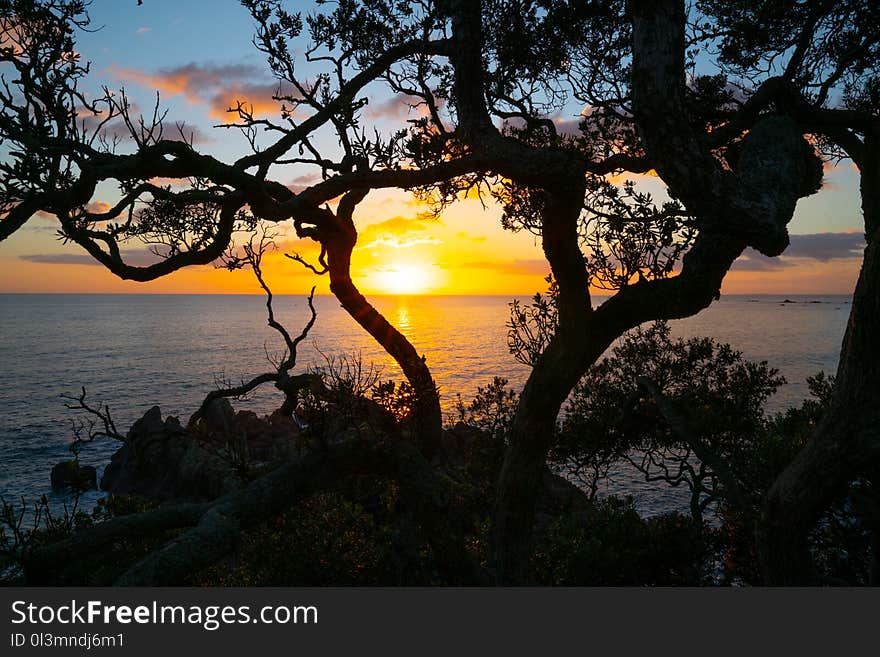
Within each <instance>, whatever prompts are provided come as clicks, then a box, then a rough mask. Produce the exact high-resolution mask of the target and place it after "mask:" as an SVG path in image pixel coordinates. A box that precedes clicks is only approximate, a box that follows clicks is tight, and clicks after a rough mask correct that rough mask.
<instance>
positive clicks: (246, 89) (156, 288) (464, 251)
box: [0, 0, 864, 295]
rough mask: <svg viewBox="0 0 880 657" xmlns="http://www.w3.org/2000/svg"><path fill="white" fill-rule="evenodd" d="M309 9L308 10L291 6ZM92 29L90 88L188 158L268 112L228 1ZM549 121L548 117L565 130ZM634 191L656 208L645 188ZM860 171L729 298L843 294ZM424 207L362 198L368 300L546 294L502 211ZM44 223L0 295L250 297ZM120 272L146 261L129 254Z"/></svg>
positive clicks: (285, 271) (152, 0)
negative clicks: (133, 276)
mask: <svg viewBox="0 0 880 657" xmlns="http://www.w3.org/2000/svg"><path fill="white" fill-rule="evenodd" d="M288 4H289V5H291V6H293V7H297V6H301V7H302V8H303V9H304V10H307V8H308V6H309V5H310V4H311V3H309V2H290V3H288ZM90 15H91V17H92V24H93V26H101V29H99V30H97V31H94V32H91V33H86V34H81V35H80V37H79V39H78V50H79V52H80V53H81V55H82V57H83V58H84V59H86V60H88V61H90V62H92V69H91V77H90V81H91V82H92V83H93V84H94V85H96V86H95V88H98V86H97V85H100V84H107V85H108V86H109V87H111V88H119V87H122V86H124V87H125V89H126V91H127V93H129V95H130V97H131V99H132V100H133V102H134V103H135V104H137V105H138V106H139V107H142V108H149V107H152V103H153V102H154V101H155V94H156V91H158V92H159V94H160V102H161V105H162V107H164V108H167V109H168V112H169V113H168V119H169V124H170V125H171V126H173V125H174V122H175V121H176V122H181V123H182V124H183V125H184V128H183V130H184V132H185V133H186V134H187V135H191V136H192V138H193V140H194V143H195V145H196V147H197V148H198V149H199V150H202V151H205V152H209V153H211V154H213V155H216V156H218V157H222V158H224V159H227V160H228V159H234V158H235V157H237V156H238V155H240V154H242V153H244V152H247V144H246V142H245V141H244V140H243V137H242V136H241V135H240V134H238V133H237V131H231V130H227V129H223V128H216V127H214V126H215V125H216V124H218V123H221V122H223V121H225V120H227V117H228V115H227V114H226V112H225V110H226V108H227V107H229V106H230V105H231V104H233V103H234V102H235V101H236V100H247V101H248V102H250V103H252V104H253V105H254V108H255V110H256V111H257V112H273V111H274V110H275V107H274V106H273V104H272V101H271V94H272V93H273V91H274V90H275V86H276V85H275V82H274V81H273V79H272V77H271V76H270V75H269V73H268V67H267V66H266V65H265V63H264V60H263V58H262V55H261V54H260V53H259V52H258V51H257V50H256V48H254V46H253V44H252V43H251V37H252V25H251V20H250V17H249V15H248V14H247V12H246V11H245V10H244V9H243V8H242V7H241V6H240V5H239V3H238V2H237V1H236V0H188V1H187V2H180V1H179V0H146V2H145V3H144V4H143V5H142V6H137V3H136V2H135V0H94V1H93V3H92V6H91V9H90ZM367 96H368V97H369V104H368V105H367V107H366V108H365V110H364V111H365V115H366V117H367V118H368V119H369V120H370V121H373V122H374V123H376V124H377V125H379V126H382V127H390V126H393V125H395V124H397V125H399V124H400V122H401V121H405V120H406V119H407V118H412V114H410V113H409V111H410V110H408V108H407V107H406V106H405V105H404V104H403V103H402V102H400V101H398V100H397V99H395V98H392V97H391V96H390V95H389V94H388V93H387V92H385V91H384V90H383V89H380V88H372V87H370V88H368V89H367ZM576 113H577V112H576V110H573V111H572V116H560V117H558V120H559V121H574V120H575V119H576ZM276 179H278V180H279V181H280V182H283V183H285V184H287V185H289V186H291V187H292V188H294V189H295V188H296V186H297V185H304V184H308V183H309V182H313V181H315V180H316V178H315V176H314V173H313V172H312V171H310V170H305V169H299V170H297V169H296V168H294V167H291V168H289V169H285V170H284V171H283V172H281V173H280V174H279V175H278V176H276ZM641 184H642V185H643V186H644V188H645V189H647V190H649V191H653V192H655V193H656V194H657V195H658V197H659V198H663V194H662V187H661V186H660V185H659V183H658V181H657V180H656V179H654V180H652V179H650V178H647V179H643V180H642V181H641ZM113 198H114V190H113V189H112V188H107V189H99V194H98V195H96V197H95V198H94V199H93V203H95V204H100V203H106V202H112V201H113ZM859 206H860V201H859V193H858V174H857V172H856V171H855V170H854V168H853V167H852V164H851V163H849V162H847V161H844V162H841V163H840V164H839V165H837V166H833V167H831V166H828V167H826V172H825V180H824V183H823V189H822V190H821V191H820V193H819V194H817V195H814V196H812V197H809V198H807V199H801V201H800V202H799V203H798V206H797V210H796V213H795V216H794V219H793V221H792V222H791V224H790V225H789V230H790V232H791V234H792V235H791V246H790V247H789V249H788V250H787V251H786V253H785V255H784V256H782V257H780V258H766V257H764V256H761V255H760V254H757V253H754V252H747V253H746V254H745V255H744V256H743V257H742V258H740V260H738V261H737V262H736V263H735V265H734V267H733V269H732V271H731V272H730V274H729V275H728V276H727V278H726V280H725V283H724V286H723V288H722V292H723V293H726V294H817V295H818V294H850V293H851V292H852V289H853V287H854V284H855V280H856V277H857V275H858V270H859V266H860V263H861V251H862V248H863V246H864V240H863V236H862V231H863V224H862V218H861V212H860V207H859ZM425 209H426V208H425V206H424V205H423V204H421V203H420V202H419V201H417V200H416V199H414V198H412V197H411V196H410V195H408V194H407V193H406V192H403V191H399V190H379V191H373V192H371V193H370V194H369V196H368V197H367V198H366V199H365V201H364V202H363V203H362V204H361V205H360V206H359V207H358V210H357V212H356V214H355V221H356V223H357V226H358V231H359V238H358V246H357V248H356V250H355V253H354V258H353V268H352V276H353V278H354V280H355V283H356V284H357V285H358V286H359V287H360V288H361V289H362V291H364V292H365V293H370V294H500V295H528V294H532V293H534V292H536V291H543V290H544V288H545V287H546V284H545V283H544V280H543V279H544V277H545V276H546V275H547V273H548V272H549V266H548V265H547V262H546V260H545V259H544V257H543V254H542V252H541V248H540V243H539V242H538V241H537V238H536V237H535V236H533V235H531V234H528V233H525V232H521V233H516V234H514V233H511V232H508V231H504V230H502V228H501V222H500V216H501V212H500V209H499V208H498V207H497V206H496V205H494V204H492V203H491V202H489V203H488V204H487V205H486V206H484V205H483V203H482V202H481V201H480V199H477V198H466V199H462V200H461V201H459V202H458V203H456V204H455V205H453V206H452V207H450V208H449V209H447V210H446V211H444V213H443V214H442V216H441V217H440V218H439V219H431V218H426V217H425ZM55 230H56V228H55V220H54V218H52V217H50V216H36V217H34V218H33V219H32V220H31V221H30V222H29V223H28V224H27V225H26V226H25V227H24V228H22V229H21V230H19V231H18V232H17V233H16V234H14V235H13V236H12V237H10V238H8V239H7V240H6V241H4V242H0V292H66V293H85V292H94V293H107V292H122V293H259V292H260V290H259V288H258V287H257V283H256V281H255V280H254V279H253V276H252V275H250V274H248V273H246V272H234V273H230V272H227V271H225V270H222V269H216V268H214V267H212V266H202V267H192V268H188V269H184V270H181V271H178V272H176V273H174V274H172V275H170V276H166V277H164V278H162V279H159V280H156V281H153V282H149V283H135V282H131V281H122V280H120V279H118V278H116V277H115V276H114V275H112V274H111V273H109V272H108V271H107V270H105V269H104V268H103V267H101V266H100V265H98V264H97V263H96V262H94V261H93V260H91V258H90V257H89V256H88V255H87V254H86V253H85V252H84V251H82V250H81V249H79V247H76V246H73V245H63V244H62V243H61V242H59V241H58V240H57V237H56V235H55ZM276 241H277V242H278V246H279V248H278V251H277V252H276V253H274V254H271V255H270V256H267V258H266V261H265V266H264V270H265V276H266V278H267V280H268V282H269V283H270V285H271V286H272V288H273V290H274V291H275V292H276V293H290V294H300V293H304V292H307V291H308V290H309V288H310V287H311V286H312V285H314V284H317V285H318V291H319V293H327V292H328V290H327V281H326V277H322V278H320V279H319V278H317V277H315V276H314V275H313V274H311V273H310V272H308V271H307V270H305V269H304V268H303V267H301V266H299V265H297V264H296V263H294V262H292V261H291V260H289V259H287V258H284V257H283V256H282V254H283V253H294V252H296V253H300V254H302V255H304V256H306V257H312V258H314V257H315V255H316V254H317V249H316V246H315V245H314V244H313V243H311V242H309V241H303V240H298V239H297V238H296V235H295V234H293V231H292V228H286V227H281V228H279V230H278V236H277V238H276ZM127 255H128V257H129V259H130V260H131V262H133V263H135V264H137V263H138V262H139V259H140V260H141V261H146V260H147V259H148V258H149V256H148V254H147V253H146V252H145V251H144V250H143V249H138V248H137V245H133V246H132V248H131V249H130V250H129V252H128V253H127Z"/></svg>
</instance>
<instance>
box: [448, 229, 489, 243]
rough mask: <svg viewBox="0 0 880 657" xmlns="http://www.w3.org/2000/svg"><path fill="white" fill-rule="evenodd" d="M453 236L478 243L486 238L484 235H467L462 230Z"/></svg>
mask: <svg viewBox="0 0 880 657" xmlns="http://www.w3.org/2000/svg"><path fill="white" fill-rule="evenodd" d="M455 236H456V237H457V238H459V239H461V240H468V241H469V242H476V243H478V244H479V243H482V242H485V241H486V240H487V239H488V238H487V237H484V236H481V235H468V234H467V233H465V232H464V231H462V232H460V233H456V235H455Z"/></svg>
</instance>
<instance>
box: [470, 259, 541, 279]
mask: <svg viewBox="0 0 880 657" xmlns="http://www.w3.org/2000/svg"><path fill="white" fill-rule="evenodd" d="M456 268H460V269H485V270H490V271H495V272H499V273H502V274H507V275H510V276H535V275H538V276H546V275H547V271H548V270H549V269H550V265H548V264H547V261H546V260H537V259H535V260H511V261H510V262H500V261H481V262H465V263H462V264H461V265H456Z"/></svg>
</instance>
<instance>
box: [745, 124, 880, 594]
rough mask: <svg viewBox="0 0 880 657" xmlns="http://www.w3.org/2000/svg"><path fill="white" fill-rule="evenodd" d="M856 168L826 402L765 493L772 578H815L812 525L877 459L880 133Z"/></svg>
mask: <svg viewBox="0 0 880 657" xmlns="http://www.w3.org/2000/svg"><path fill="white" fill-rule="evenodd" d="M859 167H860V170H861V174H862V178H861V193H862V211H863V214H864V219H865V239H866V241H867V247H866V248H865V256H864V260H863V263H862V269H861V272H860V274H859V279H858V282H857V283H856V288H855V293H854V294H853V301H852V308H851V310H850V316H849V323H848V324H847V328H846V334H845V336H844V339H843V347H842V349H841V355H840V364H839V366H838V369H837V378H836V381H835V389H834V393H833V395H832V398H831V402H830V405H829V408H828V410H827V411H826V413H825V416H824V417H823V419H822V421H821V422H820V423H819V426H818V427H817V428H816V430H815V432H814V433H813V436H812V438H811V439H810V441H809V442H808V443H807V445H806V446H805V447H804V448H803V449H802V450H801V451H800V453H798V455H797V456H796V457H795V459H794V461H792V463H791V464H790V465H789V466H788V467H787V468H786V469H785V471H783V473H782V474H781V475H780V476H779V477H778V478H777V479H776V481H775V482H774V484H773V486H772V487H771V489H770V491H769V492H768V494H767V500H766V503H765V508H764V512H763V514H762V518H761V521H760V524H759V528H758V536H757V540H758V553H759V558H760V561H761V569H762V573H763V576H764V579H765V582H766V583H767V584H770V585H803V584H812V583H815V576H814V573H813V570H812V563H811V559H810V555H809V551H808V546H807V537H808V534H809V532H810V530H811V529H812V528H813V526H814V525H815V523H816V522H817V521H818V519H819V518H820V517H821V515H822V513H824V512H825V510H827V508H828V506H829V505H830V504H831V503H832V502H833V500H834V498H835V497H836V496H837V495H839V494H840V493H841V492H842V491H843V490H844V489H845V487H846V485H847V484H848V483H849V482H850V481H852V480H853V479H854V478H855V477H856V476H859V475H860V474H863V473H865V472H866V470H867V469H869V468H870V467H871V465H872V464H876V463H877V460H878V458H880V342H878V341H877V337H878V336H880V138H878V137H873V138H871V137H869V138H868V139H867V140H866V143H865V156H864V158H863V161H862V162H860V163H859Z"/></svg>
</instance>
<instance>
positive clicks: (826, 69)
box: [696, 0, 880, 584]
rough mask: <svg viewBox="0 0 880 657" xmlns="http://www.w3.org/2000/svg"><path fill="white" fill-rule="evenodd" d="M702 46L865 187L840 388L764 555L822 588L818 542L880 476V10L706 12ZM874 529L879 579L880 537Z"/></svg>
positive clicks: (787, 486) (769, 575)
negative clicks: (824, 519)
mask: <svg viewBox="0 0 880 657" xmlns="http://www.w3.org/2000/svg"><path fill="white" fill-rule="evenodd" d="M698 4H699V5H700V8H701V9H702V10H703V11H704V12H705V17H706V19H707V20H706V21H705V22H701V21H697V28H698V29H697V30H696V35H697V38H698V39H705V42H706V43H707V44H708V45H709V46H710V47H712V48H715V49H717V52H718V56H719V57H718V59H719V61H720V63H721V64H722V65H724V66H725V67H726V70H727V72H729V73H730V74H735V75H737V76H739V77H740V78H742V79H744V80H746V81H747V83H748V84H750V85H751V86H750V87H747V92H748V94H749V100H747V101H746V103H747V104H748V103H754V104H770V105H772V106H774V107H775V108H776V110H777V111H779V112H782V113H785V114H787V115H788V116H790V117H792V118H793V119H794V120H795V121H797V123H798V124H799V126H800V128H801V130H803V131H804V132H805V133H808V134H810V135H812V137H813V140H814V141H815V142H816V143H817V144H818V145H819V147H820V148H821V149H822V150H823V151H824V152H825V154H826V156H827V157H829V158H830V159H832V160H838V161H839V159H841V158H843V157H846V158H849V159H850V160H851V161H852V163H853V164H854V165H855V166H856V168H857V169H858V171H859V173H860V176H861V186H860V191H861V201H862V213H863V217H864V223H865V240H866V242H867V247H866V249H865V253H864V260H863V263H862V269H861V272H860V274H859V278H858V281H857V283H856V287H855V292H854V296H853V305H852V308H851V311H850V318H849V323H848V324H847V330H846V334H845V336H844V339H843V345H842V351H841V357H840V364H839V366H838V370H837V375H836V377H835V386H834V389H833V393H832V395H831V398H830V401H829V404H828V407H827V410H826V413H825V415H824V417H823V420H822V421H821V423H820V424H819V425H818V426H817V427H816V429H815V431H814V432H813V435H812V438H811V439H810V440H809V441H808V442H807V445H806V446H805V448H804V449H803V450H802V451H801V452H800V453H799V454H798V455H797V457H796V458H795V459H794V461H793V462H792V463H791V465H790V466H789V467H788V468H787V469H786V470H785V471H784V472H783V473H782V474H781V475H780V477H779V478H778V479H777V481H776V482H775V484H774V485H773V487H772V488H771V489H770V492H769V494H768V498H767V503H766V508H765V512H764V518H763V523H762V527H761V530H760V545H761V550H760V555H761V561H762V567H763V570H764V575H765V579H766V581H767V582H768V583H770V584H803V583H810V582H812V581H815V580H814V577H815V573H814V571H813V568H812V567H811V563H810V561H811V560H810V555H809V551H808V549H807V536H808V534H809V532H810V531H811V529H812V528H813V527H814V526H815V524H816V522H817V520H818V519H819V517H820V516H822V514H823V513H825V511H826V510H827V509H828V508H829V505H830V504H831V503H832V501H833V500H834V499H835V498H836V497H838V496H839V495H840V494H841V492H842V491H843V490H845V489H846V487H847V484H848V483H849V482H851V481H853V480H854V479H855V478H857V477H860V476H862V477H864V476H867V477H870V478H873V480H874V482H875V484H876V478H877V476H878V475H877V473H878V465H880V460H878V459H880V434H878V430H880V429H878V427H880V416H878V408H880V357H878V353H877V340H876V336H877V335H878V333H877V331H878V330H880V289H878V284H880V269H878V267H880V256H878V253H877V249H878V241H880V237H878V228H880V33H878V30H877V29H876V25H877V23H878V21H880V7H878V5H877V3H875V2H869V1H864V0H847V1H844V2H807V3H785V2H772V3H764V2H747V1H736V2H720V1H719V2H715V1H714V0H712V1H708V0H707V1H703V2H700V3H698ZM874 522H875V527H874V535H875V539H874V540H875V556H874V559H875V566H874V568H875V575H874V577H875V579H874V581H875V582H876V581H878V580H877V573H880V568H878V564H880V561H878V554H877V552H878V551H877V548H878V547H880V527H878V526H877V525H876V520H875V521H874Z"/></svg>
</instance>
